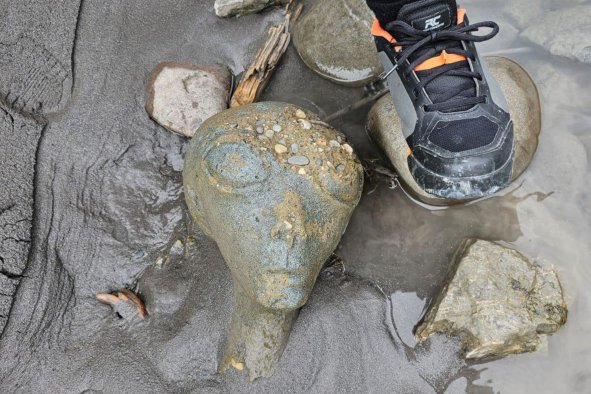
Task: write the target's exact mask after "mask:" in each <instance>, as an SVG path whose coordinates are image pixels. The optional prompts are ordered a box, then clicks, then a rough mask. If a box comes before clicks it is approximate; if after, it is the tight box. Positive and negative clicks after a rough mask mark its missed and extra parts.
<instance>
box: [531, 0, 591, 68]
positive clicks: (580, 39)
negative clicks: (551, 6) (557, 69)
mask: <svg viewBox="0 0 591 394" xmlns="http://www.w3.org/2000/svg"><path fill="white" fill-rule="evenodd" d="M590 20H591V4H583V5H578V6H576V7H572V8H562V7H561V8H559V9H558V10H556V11H552V12H549V13H547V14H545V15H544V16H543V17H542V18H541V19H537V21H536V23H534V24H532V25H531V26H530V27H528V28H527V29H526V30H525V31H524V32H523V33H522V37H525V38H526V39H528V40H530V41H531V42H533V43H535V44H538V45H540V46H542V47H544V48H546V49H547V50H549V51H550V53H552V54H553V55H557V56H564V57H568V58H570V59H575V60H578V61H581V62H584V63H587V64H591V23H589V21H590Z"/></svg>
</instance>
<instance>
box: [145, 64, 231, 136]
mask: <svg viewBox="0 0 591 394" xmlns="http://www.w3.org/2000/svg"><path fill="white" fill-rule="evenodd" d="M230 83H231V75H230V72H229V71H228V69H227V68H225V67H217V66H199V65H193V64H188V63H175V62H164V63H160V64H159V65H158V66H157V67H156V68H155V69H154V71H153V72H152V75H151V77H150V82H149V83H148V101H147V103H146V111H148V114H150V117H151V118H152V119H154V120H155V121H156V122H158V123H159V124H160V125H161V126H163V127H166V128H167V129H168V130H170V131H172V132H174V133H177V134H181V135H184V136H186V137H192V136H193V135H194V134H195V131H196V130H197V129H198V128H199V126H201V124H202V123H203V121H204V120H206V119H207V118H209V117H210V116H212V115H215V114H217V113H218V112H220V111H223V110H224V109H226V108H228V94H229V91H230Z"/></svg>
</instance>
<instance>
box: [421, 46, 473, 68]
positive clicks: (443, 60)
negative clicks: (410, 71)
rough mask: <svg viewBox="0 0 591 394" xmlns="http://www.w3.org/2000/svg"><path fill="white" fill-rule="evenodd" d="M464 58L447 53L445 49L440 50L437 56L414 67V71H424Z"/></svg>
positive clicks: (464, 58)
mask: <svg viewBox="0 0 591 394" xmlns="http://www.w3.org/2000/svg"><path fill="white" fill-rule="evenodd" d="M464 60H466V57H465V56H461V55H455V54H453V53H447V52H446V51H442V52H441V54H440V55H439V56H435V57H432V58H431V59H427V60H425V61H424V62H422V63H421V64H419V65H418V66H416V67H415V68H414V70H415V71H425V70H431V69H432V68H435V67H439V66H443V65H445V64H452V63H457V62H462V61H464Z"/></svg>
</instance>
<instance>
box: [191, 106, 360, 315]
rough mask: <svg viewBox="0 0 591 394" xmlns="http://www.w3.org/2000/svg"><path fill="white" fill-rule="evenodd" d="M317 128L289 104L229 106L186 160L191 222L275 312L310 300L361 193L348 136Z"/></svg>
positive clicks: (252, 292) (241, 280)
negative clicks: (313, 288)
mask: <svg viewBox="0 0 591 394" xmlns="http://www.w3.org/2000/svg"><path fill="white" fill-rule="evenodd" d="M296 111H297V112H296ZM296 113H297V115H299V117H300V119H298V118H297V117H296ZM302 116H305V117H306V118H305V119H302ZM312 122H317V120H316V118H315V117H314V116H313V115H311V114H309V113H304V112H303V111H301V110H299V108H297V107H294V106H292V105H288V104H280V103H259V104H252V105H248V106H243V107H238V108H234V109H230V110H228V111H224V112H222V113H221V114H218V115H216V116H214V117H213V118H210V119H209V120H208V121H206V123H205V124H204V125H203V126H202V127H201V128H200V129H199V131H198V133H197V134H196V136H195V138H194V139H193V140H192V142H191V144H190V146H189V148H188V151H187V154H186V157H185V170H184V186H185V194H186V199H187V203H188V205H189V209H190V211H191V214H192V216H193V217H194V219H195V220H196V222H197V223H198V224H199V225H200V226H201V228H202V229H203V230H204V231H205V232H206V234H208V235H209V236H210V237H212V238H213V239H214V240H215V241H216V242H217V244H218V246H219V248H220V251H221V252H222V255H223V256H224V259H225V260H226V263H227V264H228V267H229V268H230V270H231V272H232V276H233V277H234V280H235V282H236V283H237V284H238V285H240V286H241V287H242V289H243V290H244V291H245V292H246V294H247V295H248V296H249V297H250V298H251V299H252V300H253V301H255V302H257V303H258V304H260V305H262V306H264V307H266V308H270V309H282V310H293V309H297V308H299V307H301V306H302V305H304V304H305V303H306V301H307V298H308V296H309V294H310V291H311V290H312V287H313V286H314V282H315V281H316V277H317V276H318V273H319V271H320V269H321V267H322V265H323V263H324V262H325V261H326V259H327V258H328V257H329V256H330V255H331V253H332V252H333V251H334V249H335V248H336V246H337V244H338V242H339V241H340V239H341V236H342V234H343V232H344V230H345V228H346V226H347V224H348V221H349V218H350V216H351V213H352V211H353V209H354V207H355V206H356V205H357V203H358V201H359V197H360V193H361V189H362V182H363V174H362V168H361V165H360V164H359V162H358V160H357V158H356V156H355V154H354V153H352V151H351V150H350V147H349V146H348V145H346V143H345V141H344V137H343V136H342V135H341V134H339V133H337V132H336V131H335V130H333V129H331V128H329V127H327V126H326V125H323V124H319V123H321V122H318V123H312ZM257 129H258V131H257ZM269 130H275V131H274V132H273V133H272V134H271V133H270V131H269ZM339 141H340V142H339ZM279 145H281V146H279ZM296 145H297V146H296ZM284 148H287V151H286V149H284ZM306 162H308V164H304V163H306ZM293 163H299V164H293Z"/></svg>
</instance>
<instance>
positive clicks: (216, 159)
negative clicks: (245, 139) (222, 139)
mask: <svg viewBox="0 0 591 394" xmlns="http://www.w3.org/2000/svg"><path fill="white" fill-rule="evenodd" d="M204 160H205V162H206V164H207V169H208V172H209V175H210V176H212V177H214V178H216V180H217V181H219V182H220V183H222V184H226V185H228V186H231V187H241V186H247V185H250V184H253V183H258V182H262V181H264V180H266V179H267V177H268V176H269V174H268V172H267V170H266V169H265V167H264V165H263V161H262V160H261V158H260V157H259V156H258V155H257V154H256V153H254V152H253V151H252V148H250V147H248V146H247V145H244V144H223V145H220V146H216V147H215V148H213V149H212V150H211V151H209V153H208V154H207V155H206V157H205V159H204Z"/></svg>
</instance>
